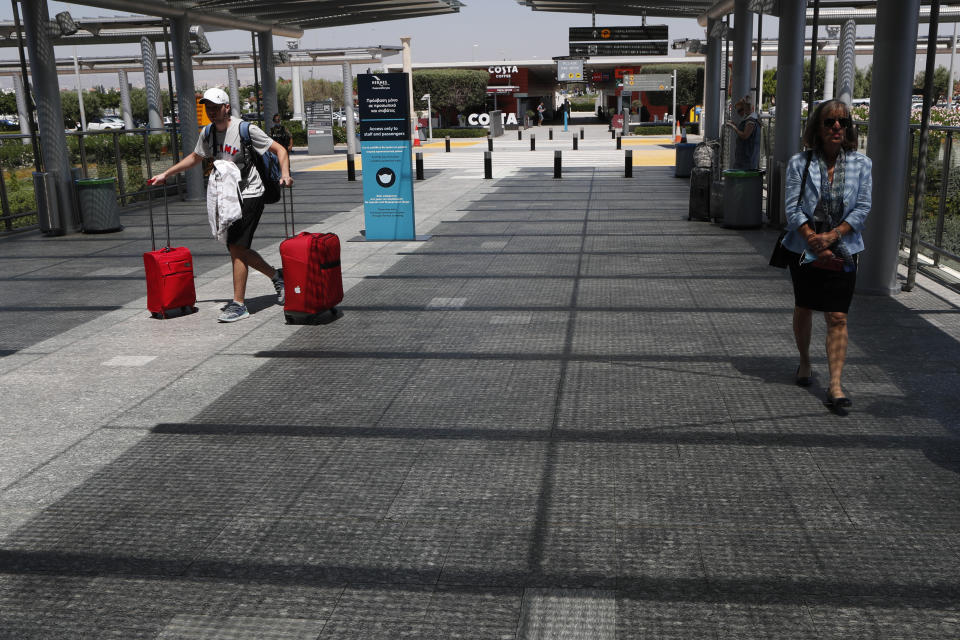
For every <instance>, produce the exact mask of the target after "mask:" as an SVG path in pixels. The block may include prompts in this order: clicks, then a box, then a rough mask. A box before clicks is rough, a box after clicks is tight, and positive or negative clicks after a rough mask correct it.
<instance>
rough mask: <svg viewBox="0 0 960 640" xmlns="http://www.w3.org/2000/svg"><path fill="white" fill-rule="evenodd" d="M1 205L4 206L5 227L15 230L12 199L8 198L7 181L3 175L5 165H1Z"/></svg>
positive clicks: (8, 229)
mask: <svg viewBox="0 0 960 640" xmlns="http://www.w3.org/2000/svg"><path fill="white" fill-rule="evenodd" d="M0 205H2V206H3V217H4V221H3V227H4V229H6V230H7V231H12V230H13V219H12V218H11V216H12V215H13V214H12V213H10V201H9V200H8V199H7V181H6V179H4V177H3V167H0Z"/></svg>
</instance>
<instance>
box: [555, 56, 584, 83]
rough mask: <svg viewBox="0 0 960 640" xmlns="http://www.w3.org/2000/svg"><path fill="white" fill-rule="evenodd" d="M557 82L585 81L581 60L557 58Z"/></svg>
mask: <svg viewBox="0 0 960 640" xmlns="http://www.w3.org/2000/svg"><path fill="white" fill-rule="evenodd" d="M557 81H558V82H586V79H585V78H584V77H583V60H557Z"/></svg>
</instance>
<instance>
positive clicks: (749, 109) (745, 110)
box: [725, 96, 760, 170]
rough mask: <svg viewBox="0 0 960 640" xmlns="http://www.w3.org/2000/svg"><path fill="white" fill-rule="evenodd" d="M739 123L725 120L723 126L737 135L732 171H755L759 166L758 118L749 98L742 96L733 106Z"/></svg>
mask: <svg viewBox="0 0 960 640" xmlns="http://www.w3.org/2000/svg"><path fill="white" fill-rule="evenodd" d="M733 108H734V110H735V111H736V112H737V115H738V116H740V123H739V124H737V123H735V122H734V121H733V120H727V121H726V123H725V125H726V126H728V127H730V128H731V129H733V131H734V133H736V134H737V139H736V140H735V141H734V143H735V144H734V148H733V167H732V168H734V169H750V170H753V169H756V168H757V167H758V166H760V117H759V116H758V115H757V112H756V111H754V110H753V105H752V102H751V100H750V96H744V97H742V98H740V99H739V100H737V102H736V104H734V105H733Z"/></svg>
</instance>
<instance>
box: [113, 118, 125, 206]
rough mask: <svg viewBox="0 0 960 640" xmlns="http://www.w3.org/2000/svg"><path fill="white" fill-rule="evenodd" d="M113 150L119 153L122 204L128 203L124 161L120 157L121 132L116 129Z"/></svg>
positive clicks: (118, 170) (118, 171)
mask: <svg viewBox="0 0 960 640" xmlns="http://www.w3.org/2000/svg"><path fill="white" fill-rule="evenodd" d="M113 152H114V153H115V154H117V190H118V191H119V193H120V206H123V205H125V204H126V203H127V199H126V194H127V187H126V182H125V181H124V179H123V161H122V158H121V157H120V134H119V133H117V132H116V130H114V132H113Z"/></svg>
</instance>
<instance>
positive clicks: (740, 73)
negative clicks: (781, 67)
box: [731, 0, 753, 102]
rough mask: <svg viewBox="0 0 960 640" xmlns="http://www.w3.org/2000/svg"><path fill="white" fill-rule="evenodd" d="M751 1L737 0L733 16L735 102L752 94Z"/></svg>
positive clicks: (732, 96)
mask: <svg viewBox="0 0 960 640" xmlns="http://www.w3.org/2000/svg"><path fill="white" fill-rule="evenodd" d="M749 4H750V3H749V0H736V5H735V6H736V11H735V13H734V14H733V19H734V21H735V22H734V25H733V37H734V40H735V42H734V49H733V56H734V57H733V94H732V95H731V98H732V99H733V101H734V102H736V101H737V100H739V99H740V98H742V97H744V96H746V95H749V93H750V75H751V71H752V67H751V65H750V61H751V59H752V56H751V53H752V51H753V14H751V13H750V7H749Z"/></svg>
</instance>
